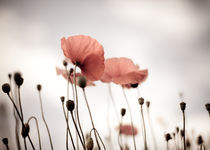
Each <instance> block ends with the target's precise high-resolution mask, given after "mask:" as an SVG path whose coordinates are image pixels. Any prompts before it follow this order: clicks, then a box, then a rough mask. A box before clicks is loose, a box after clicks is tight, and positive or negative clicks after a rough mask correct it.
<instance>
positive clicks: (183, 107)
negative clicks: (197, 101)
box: [180, 102, 186, 111]
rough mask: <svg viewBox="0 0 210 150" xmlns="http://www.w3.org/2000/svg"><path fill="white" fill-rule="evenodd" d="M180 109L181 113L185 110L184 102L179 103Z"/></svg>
mask: <svg viewBox="0 0 210 150" xmlns="http://www.w3.org/2000/svg"><path fill="white" fill-rule="evenodd" d="M180 108H181V110H182V111H184V110H185V108H186V103H185V102H181V103H180Z"/></svg>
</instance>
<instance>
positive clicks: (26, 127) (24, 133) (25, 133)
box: [21, 123, 30, 138]
mask: <svg viewBox="0 0 210 150" xmlns="http://www.w3.org/2000/svg"><path fill="white" fill-rule="evenodd" d="M29 131H30V127H29V124H28V123H26V124H25V125H24V126H22V131H21V134H22V136H23V138H26V137H27V136H28V133H29Z"/></svg>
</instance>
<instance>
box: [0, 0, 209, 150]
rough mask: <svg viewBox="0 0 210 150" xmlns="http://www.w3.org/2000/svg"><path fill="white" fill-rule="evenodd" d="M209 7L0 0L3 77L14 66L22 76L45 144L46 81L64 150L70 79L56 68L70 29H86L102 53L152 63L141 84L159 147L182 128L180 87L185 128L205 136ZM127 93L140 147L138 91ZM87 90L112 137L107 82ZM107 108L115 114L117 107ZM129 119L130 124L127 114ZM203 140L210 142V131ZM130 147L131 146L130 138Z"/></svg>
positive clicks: (117, 92) (56, 137) (179, 0)
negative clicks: (64, 97) (40, 98)
mask: <svg viewBox="0 0 210 150" xmlns="http://www.w3.org/2000/svg"><path fill="white" fill-rule="evenodd" d="M209 6H210V5H209V1H208V0H200V1H197V0H194V1H188V0H184V1H183V0H150V1H148V0H141V1H137V0H123V1H117V0H113V1H111V0H107V1H100V2H99V1H82V0H81V1H77V2H73V1H50V0H48V1H44V2H43V1H41V0H36V1H28V0H25V1H15V0H14V1H2V0H1V1H0V33H1V34H0V43H1V44H0V52H1V53H0V54H1V55H0V69H1V72H0V83H1V85H2V84H3V83H5V82H8V79H7V74H8V73H10V72H14V71H21V72H22V73H23V76H24V78H25V80H24V85H23V87H22V90H21V94H22V101H23V102H22V103H23V108H24V113H25V116H26V117H27V116H28V117H29V116H30V115H36V116H37V117H38V118H39V119H40V124H41V123H42V124H41V125H40V126H41V128H42V132H41V134H42V140H43V143H44V144H43V149H47V147H48V146H49V142H48V137H47V134H46V130H45V128H44V124H43V122H41V114H40V109H39V101H38V94H37V91H36V84H37V83H41V84H42V85H43V91H42V92H43V93H42V95H43V100H44V102H43V105H44V110H45V112H46V119H47V121H48V123H49V127H50V129H51V132H52V137H53V141H54V147H55V149H65V120H64V117H63V113H62V110H61V103H60V99H59V97H60V96H62V95H65V94H66V81H65V80H64V79H63V78H62V77H58V76H57V75H56V73H55V67H56V66H59V67H62V61H63V59H64V55H63V53H62V50H61V46H60V39H61V38H62V37H68V36H71V35H79V34H84V35H89V36H91V37H93V38H95V39H97V40H98V41H99V42H100V43H101V44H102V45H103V47H104V50H105V58H111V57H128V58H131V59H132V60H133V61H134V62H135V63H136V64H139V66H140V68H148V70H149V77H148V79H147V81H145V82H144V83H143V84H142V86H141V87H140V93H141V96H143V97H144V98H145V99H146V100H150V101H151V114H152V119H153V124H154V126H155V131H156V137H157V139H158V142H159V143H161V144H160V145H159V147H160V148H165V145H164V144H165V143H164V138H163V135H164V133H166V132H172V131H173V130H174V127H175V126H181V120H182V118H181V111H180V109H179V103H180V99H179V96H178V94H179V92H183V93H184V100H185V102H186V103H187V109H186V114H187V128H188V133H189V134H190V133H191V130H192V129H194V130H195V134H196V135H195V136H197V135H198V134H200V133H202V134H207V133H209V130H210V129H209V127H208V124H209V118H208V114H207V111H206V110H205V107H204V105H205V104H206V103H209V102H210V100H209V98H210V78H209V76H210V69H209V68H210V49H209V48H210V45H209V42H210V41H209V40H210V38H209V36H210V30H209V12H208V11H209ZM112 86H113V93H114V97H115V100H116V103H117V106H118V108H119V110H120V108H121V107H126V106H125V101H124V97H123V93H122V91H121V89H120V87H119V86H116V85H114V84H113V85H112ZM96 93H97V94H96ZM126 93H127V94H128V98H129V101H130V104H131V107H132V113H133V118H134V124H135V125H136V126H137V127H138V128H139V132H140V134H139V135H138V136H137V138H136V140H137V141H139V142H138V144H137V145H138V147H141V148H142V147H143V140H142V134H141V130H140V129H141V128H140V127H141V126H140V123H141V122H140V112H139V108H138V102H137V99H138V95H137V91H136V90H129V91H126ZM87 95H88V99H89V103H90V107H91V108H92V111H93V117H94V120H95V124H96V126H97V128H98V130H99V132H100V133H101V134H102V135H103V136H104V137H105V136H107V135H108V130H107V119H106V114H107V106H108V102H109V95H108V89H107V85H106V84H103V83H101V82H96V87H90V88H88V89H87ZM0 97H1V101H0V103H6V104H7V105H8V108H9V110H8V111H9V116H10V119H9V121H11V122H14V119H13V117H12V105H11V104H10V103H9V102H8V98H7V97H6V95H5V94H4V93H2V92H0ZM80 100H81V120H82V124H84V130H86V131H88V129H90V127H91V126H90V122H87V119H86V118H87V117H89V116H87V109H86V107H85V104H84V99H83V96H82V93H81V94H80ZM110 114H114V111H113V109H112V108H110ZM127 115H128V114H127ZM115 119H116V118H115V117H114V115H111V117H110V123H111V127H112V130H113V133H115V134H116V132H115V129H116V126H117V122H116V120H115ZM88 121H89V120H88ZM125 122H127V123H129V117H128V116H127V118H125ZM32 128H33V127H32ZM195 128H196V129H195ZM11 132H12V131H11ZM0 133H1V132H0ZM31 134H32V136H33V137H34V141H36V140H35V138H36V132H35V131H31ZM148 134H149V135H148V141H149V143H151V148H152V146H153V145H152V141H151V138H150V133H148ZM2 136H6V135H2ZM12 136H13V135H12ZM115 136H116V135H115ZM208 136H209V135H208ZM0 137H1V135H0ZM13 137H14V136H13ZM115 138H116V137H115ZM205 138H206V139H205V140H207V135H206V137H205ZM114 140H116V139H114ZM114 140H113V141H114ZM129 141H131V138H129ZM114 142H116V141H114ZM0 145H1V144H0ZM37 146H38V145H37ZM130 147H131V149H132V148H133V145H132V143H130Z"/></svg>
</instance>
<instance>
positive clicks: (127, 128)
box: [118, 125, 138, 136]
mask: <svg viewBox="0 0 210 150" xmlns="http://www.w3.org/2000/svg"><path fill="white" fill-rule="evenodd" d="M118 129H119V128H118ZM133 130H134V131H132V126H131V125H121V126H120V133H121V134H124V135H127V136H129V135H133V133H134V135H137V134H138V130H137V128H136V127H133Z"/></svg>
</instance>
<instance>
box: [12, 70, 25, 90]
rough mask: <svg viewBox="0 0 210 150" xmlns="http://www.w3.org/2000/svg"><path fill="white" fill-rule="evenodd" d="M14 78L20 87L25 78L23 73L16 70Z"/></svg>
mask: <svg viewBox="0 0 210 150" xmlns="http://www.w3.org/2000/svg"><path fill="white" fill-rule="evenodd" d="M14 80H15V83H16V85H17V86H18V87H20V86H21V85H22V84H23V81H24V79H23V78H22V76H21V74H20V73H19V72H16V73H15V74H14Z"/></svg>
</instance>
